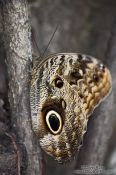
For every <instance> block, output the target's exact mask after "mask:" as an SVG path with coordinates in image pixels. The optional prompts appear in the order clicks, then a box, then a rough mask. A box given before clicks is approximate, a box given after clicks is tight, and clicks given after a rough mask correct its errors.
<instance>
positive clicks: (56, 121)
mask: <svg viewBox="0 0 116 175" xmlns="http://www.w3.org/2000/svg"><path fill="white" fill-rule="evenodd" d="M46 124H47V126H48V128H49V130H50V131H51V132H52V133H53V134H55V135H56V134H58V133H59V132H60V131H61V129H62V118H61V116H60V114H59V113H57V112H56V111H54V110H51V111H48V113H47V114H46Z"/></svg>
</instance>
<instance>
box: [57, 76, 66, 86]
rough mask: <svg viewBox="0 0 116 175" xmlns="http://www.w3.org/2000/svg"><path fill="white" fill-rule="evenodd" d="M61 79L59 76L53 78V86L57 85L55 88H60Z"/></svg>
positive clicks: (61, 84)
mask: <svg viewBox="0 0 116 175" xmlns="http://www.w3.org/2000/svg"><path fill="white" fill-rule="evenodd" d="M63 84H64V83H63V81H62V79H61V78H60V77H57V78H56V79H55V86H56V87H57V88H62V87H63Z"/></svg>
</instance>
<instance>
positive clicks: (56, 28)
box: [40, 24, 59, 58]
mask: <svg viewBox="0 0 116 175" xmlns="http://www.w3.org/2000/svg"><path fill="white" fill-rule="evenodd" d="M58 27H59V24H57V25H56V27H55V30H54V32H53V34H52V36H51V39H50V41H49V42H48V44H47V47H46V48H45V50H44V52H43V53H42V55H40V57H41V58H42V57H43V56H44V55H45V53H46V51H47V49H48V47H49V46H50V43H51V41H52V40H53V38H54V35H55V33H56V31H57V30H58Z"/></svg>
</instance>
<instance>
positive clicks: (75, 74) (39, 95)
mask: <svg viewBox="0 0 116 175" xmlns="http://www.w3.org/2000/svg"><path fill="white" fill-rule="evenodd" d="M110 89H111V76H110V72H109V70H108V69H107V68H106V67H105V66H104V65H103V64H102V63H101V62H100V61H98V60H97V59H95V58H93V57H90V56H87V55H82V54H77V53H58V54H54V55H50V56H49V57H46V58H45V60H44V61H43V62H41V63H40V64H38V65H35V67H34V68H33V70H32V81H31V88H30V103H31V117H32V126H33V130H34V131H35V133H36V135H37V136H38V137H39V140H40V145H41V147H42V149H43V150H44V151H45V152H46V153H47V154H49V155H51V156H52V157H54V159H55V160H57V161H58V162H59V163H63V162H67V161H69V160H71V158H72V157H74V156H75V152H76V151H77V150H78V149H79V147H80V144H81V142H82V139H83V135H84V133H85V132H86V128H87V121H88V117H89V116H90V114H91V112H92V111H93V110H94V108H95V107H96V106H97V105H98V104H99V103H100V101H102V100H103V99H104V97H105V96H107V94H108V93H109V91H110ZM49 115H50V120H49ZM56 117H57V118H56ZM53 121H54V122H53ZM59 121H60V124H59V123H56V124H57V126H60V129H59V128H58V129H59V130H55V132H54V131H53V130H51V126H52V129H53V128H57V127H54V123H55V122H59Z"/></svg>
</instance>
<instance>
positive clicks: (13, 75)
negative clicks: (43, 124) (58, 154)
mask: <svg viewBox="0 0 116 175" xmlns="http://www.w3.org/2000/svg"><path fill="white" fill-rule="evenodd" d="M0 3H1V7H2V8H1V11H2V13H1V15H2V22H3V28H4V43H5V49H6V57H7V69H8V80H9V102H10V111H11V127H12V128H11V131H10V132H5V134H6V136H7V137H8V138H9V139H11V140H12V143H13V146H14V150H15V152H16V157H15V160H14V162H15V163H16V161H17V163H16V166H17V167H16V172H15V173H14V174H18V175H22V174H27V175H40V174H42V154H41V150H40V147H39V144H38V140H37V139H36V137H35V135H34V133H33V131H32V126H31V119H30V103H29V86H30V78H31V76H30V60H31V58H32V51H31V40H30V39H31V37H30V36H31V32H30V25H29V19H28V8H27V5H26V1H25V0H5V1H1V2H0ZM13 133H15V136H14V134H13ZM12 156H13V155H12ZM3 160H4V164H3V166H6V164H5V162H6V161H8V159H6V158H5V157H4V159H3ZM3 160H1V159H0V165H1V161H3ZM9 163H10V159H9ZM9 163H8V162H7V166H6V167H5V168H4V167H3V169H5V170H4V171H3V169H2V167H1V172H2V173H5V174H7V172H8V169H9ZM15 163H14V164H15ZM9 174H13V172H12V171H10V173H9Z"/></svg>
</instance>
